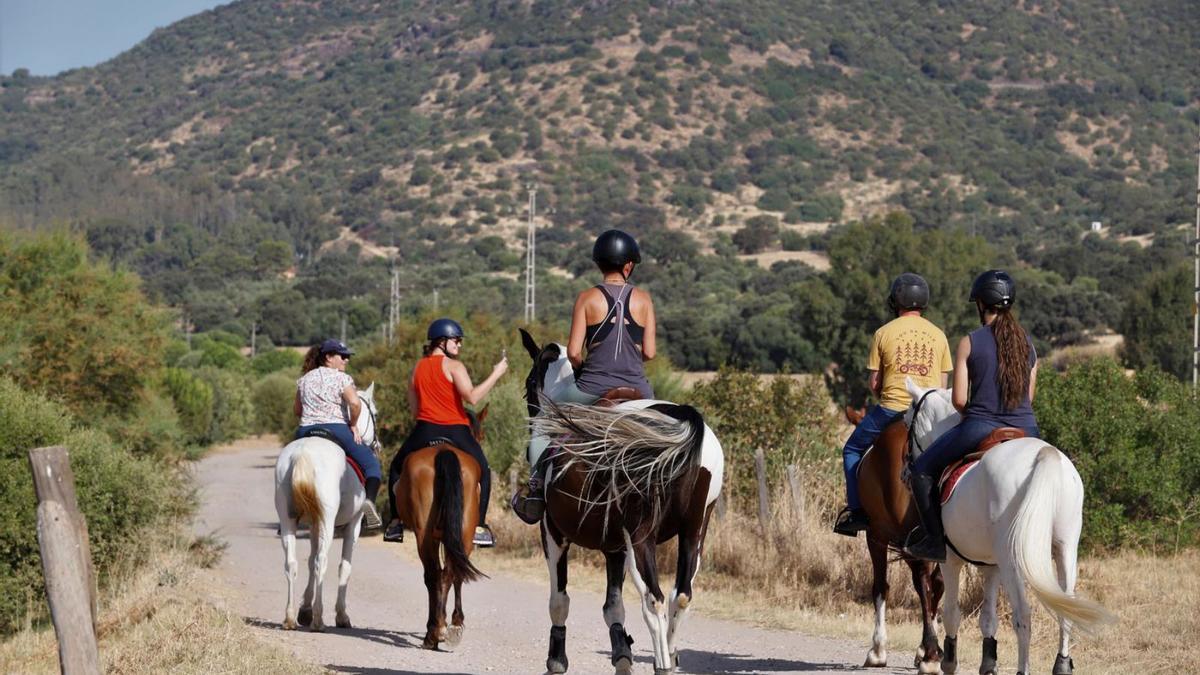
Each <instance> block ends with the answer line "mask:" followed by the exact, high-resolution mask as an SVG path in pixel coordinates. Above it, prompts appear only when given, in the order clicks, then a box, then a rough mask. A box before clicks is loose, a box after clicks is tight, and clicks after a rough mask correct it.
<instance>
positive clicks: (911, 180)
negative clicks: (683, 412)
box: [0, 0, 1200, 367]
mask: <svg viewBox="0 0 1200 675" xmlns="http://www.w3.org/2000/svg"><path fill="white" fill-rule="evenodd" d="M1193 9H1194V8H1193V7H1191V6H1190V3H1187V2H1166V3H1157V4H1155V5H1153V6H1147V5H1145V3H1136V2H1128V1H1126V2H1116V3H1113V2H1100V1H1098V0H1071V1H1061V2H1049V1H1046V2H1040V3H1034V2H1028V1H1026V0H1022V1H1020V2H1016V3H996V2H928V1H925V2H916V1H901V2H893V3H875V2H866V1H863V0H854V1H849V2H838V3H828V2H793V1H788V0H746V1H739V2H688V1H679V0H664V1H644V0H625V1H622V0H609V1H605V0H590V1H588V2H563V1H558V0H536V1H533V2H528V1H512V2H499V1H474V2H447V1H438V2H429V1H408V2H391V3H378V2H366V1H362V0H350V1H345V0H338V1H336V2H334V1H327V2H306V1H299V0H297V1H291V0H288V1H275V2H268V1H265V0H241V1H239V2H234V3H232V4H229V5H226V6H222V7H219V8H217V9H214V10H210V11H207V12H204V13H202V14H199V15H196V16H194V17H191V18H188V19H186V20H184V21H181V22H178V23H176V24H174V25H172V26H170V27H167V28H165V29H161V30H158V31H156V32H155V33H154V34H153V35H151V36H150V37H149V38H148V39H147V40H145V41H144V42H143V43H141V44H139V45H137V46H136V47H134V48H133V49H131V50H129V51H128V52H126V53H124V54H122V55H120V56H118V57H117V58H115V59H113V60H111V61H109V62H107V63H105V64H102V65H100V66H98V67H96V68H87V69H79V70H74V71H70V72H67V73H63V74H61V75H59V76H57V77H54V78H34V77H29V76H28V75H26V74H23V73H20V72H18V73H14V75H13V76H12V77H7V78H0V91H2V93H0V109H2V110H3V114H4V121H3V123H2V126H0V185H2V192H0V194H2V195H3V197H2V199H3V203H0V214H2V215H0V218H3V219H4V220H6V221H9V222H11V223H14V224H17V225H22V226H44V225H46V224H50V223H55V222H58V223H63V222H66V223H69V224H70V225H71V226H73V227H76V228H78V229H80V230H83V231H85V232H86V233H87V235H88V237H89V240H90V241H91V243H92V246H93V249H94V250H96V251H97V253H98V254H100V255H104V256H107V257H110V258H112V259H113V260H114V261H116V262H123V263H127V264H130V265H132V266H133V267H134V268H135V269H137V270H138V271H140V272H141V273H142V274H143V276H145V277H146V278H147V284H148V286H149V287H150V288H151V289H152V290H153V291H154V292H155V293H157V294H159V295H160V296H161V297H162V298H163V299H165V300H166V301H168V302H171V303H174V304H178V305H181V306H191V307H193V308H194V311H191V313H192V314H193V315H194V316H196V317H197V318H198V320H199V321H200V322H201V324H202V325H201V327H209V328H212V327H217V326H226V327H230V328H232V327H236V326H242V327H244V324H245V323H247V321H248V320H249V319H248V317H249V315H250V314H254V315H255V316H261V315H262V313H263V312H262V306H263V303H267V304H270V302H273V303H274V304H275V305H279V306H283V307H287V306H288V305H289V304H293V303H295V302H303V301H309V302H312V303H318V304H319V303H321V302H326V303H329V302H335V301H336V302H340V303H342V306H353V307H356V308H357V309H356V310H355V312H356V313H355V314H354V316H355V317H356V318H355V319H354V325H353V326H352V332H355V331H357V332H359V333H364V332H366V331H368V330H372V331H373V330H375V325H376V324H377V323H378V321H379V320H380V318H381V317H380V315H379V306H380V303H381V302H382V300H381V298H382V297H384V293H385V289H386V287H387V277H388V274H387V263H386V261H385V258H387V257H394V258H395V259H396V260H397V262H398V264H400V265H402V267H403V272H402V273H403V275H404V276H405V282H404V284H405V286H406V288H407V289H411V292H409V293H406V295H410V296H416V295H417V294H423V293H424V292H427V291H428V290H430V288H431V287H433V286H441V287H443V288H445V289H447V295H454V296H455V297H457V298H458V299H457V300H455V302H458V303H459V304H462V305H464V306H467V307H471V306H474V303H476V302H484V303H486V304H485V306H489V307H493V308H495V307H499V308H502V309H503V310H504V311H507V312H518V311H519V309H520V300H519V297H520V289H519V288H516V287H514V285H513V284H512V281H511V280H512V279H513V275H515V274H516V273H517V272H518V271H520V269H521V264H520V260H519V257H520V256H521V255H522V253H523V242H524V238H523V237H524V235H523V228H524V227H525V218H526V214H525V208H526V207H525V205H526V202H527V195H526V191H525V189H524V186H525V185H526V184H536V185H538V186H539V190H538V197H537V199H538V213H539V216H540V218H541V219H542V220H541V225H542V226H543V228H544V229H543V230H542V232H541V234H540V236H541V237H542V238H541V239H539V255H540V256H542V258H541V261H542V262H544V263H545V264H546V265H547V267H550V268H551V270H550V271H549V272H547V278H546V281H545V284H546V287H547V289H548V297H547V300H548V301H549V302H550V303H551V306H552V308H554V309H555V310H556V311H557V310H561V309H562V308H561V305H562V304H563V303H565V302H567V301H568V300H569V296H570V291H571V290H572V289H577V287H578V283H574V284H572V282H571V281H570V280H571V278H572V276H573V275H574V274H575V273H579V272H583V271H585V270H587V268H588V263H587V260H586V247H587V242H588V241H590V237H591V236H593V235H594V234H595V233H596V232H598V231H600V230H602V229H605V228H607V227H624V228H627V229H630V230H632V231H634V232H635V233H637V234H638V235H640V236H642V237H644V238H648V241H649V242H650V243H652V244H656V245H657V246H654V247H648V250H650V251H652V252H655V263H659V264H663V265H667V264H669V263H670V262H671V259H672V257H674V258H676V259H678V258H680V257H682V258H687V259H689V260H690V259H691V258H692V257H693V256H696V255H699V256H701V257H702V258H703V259H704V260H709V259H710V258H712V259H713V260H714V262H712V265H713V266H715V267H717V268H720V269H732V268H730V267H728V266H729V265H731V264H734V263H736V256H737V255H739V254H740V255H741V256H742V259H746V258H747V257H749V256H752V255H756V257H755V260H757V261H758V262H760V263H761V264H762V265H768V264H770V263H772V262H776V263H778V262H779V261H782V262H783V263H785V264H786V265H788V266H793V267H795V266H799V268H801V269H802V271H801V272H798V274H799V275H800V276H805V275H816V276H820V270H821V269H823V268H824V267H826V266H828V265H829V264H830V258H829V255H828V253H827V249H828V248H829V247H830V242H831V239H832V238H833V237H836V236H837V233H838V232H839V231H841V230H842V228H840V227H838V226H836V224H838V223H843V222H847V221H852V220H859V219H862V218H866V217H869V216H872V215H881V214H883V213H885V212H888V211H891V210H895V209H901V210H904V211H906V212H907V213H908V214H909V215H910V216H911V218H912V220H913V227H914V228H915V231H917V232H932V231H943V232H963V233H965V234H966V235H978V236H980V237H982V238H983V239H984V240H985V241H986V244H987V245H988V246H991V247H994V250H995V251H996V256H997V257H998V259H999V260H1000V261H1005V260H1007V261H1011V262H1012V263H1013V264H1017V263H1018V262H1019V264H1021V265H1024V266H1027V267H1028V268H1029V269H1030V270H1041V271H1043V272H1050V273H1052V275H1051V276H1052V277H1053V278H1051V279H1050V280H1049V281H1048V282H1047V283H1052V284H1059V285H1063V284H1071V283H1072V282H1074V281H1075V280H1076V279H1092V280H1093V281H1092V282H1088V283H1089V284H1092V286H1095V287H1096V288H1098V292H1101V293H1105V294H1109V295H1110V296H1112V299H1113V301H1114V302H1119V301H1120V298H1119V296H1120V294H1121V293H1122V292H1124V290H1125V289H1126V288H1127V287H1128V286H1129V284H1130V283H1131V282H1136V280H1137V278H1136V277H1137V276H1138V274H1139V273H1138V272H1137V270H1136V269H1131V265H1132V266H1133V267H1138V266H1144V265H1145V264H1146V260H1147V259H1149V260H1153V261H1154V263H1153V265H1154V266H1163V265H1168V264H1169V263H1170V262H1171V261H1172V260H1175V259H1178V258H1179V257H1182V255H1183V254H1185V253H1186V250H1185V246H1184V244H1183V242H1184V238H1185V233H1184V232H1182V231H1181V230H1180V228H1181V227H1184V228H1186V227H1187V223H1188V222H1189V220H1190V217H1191V211H1190V207H1189V204H1190V195H1191V189H1192V184H1193V181H1194V173H1192V171H1193V170H1194V167H1195V157H1194V155H1193V154H1192V152H1193V150H1194V149H1195V135H1196V126H1197V122H1198V121H1200V107H1198V106H1197V98H1198V94H1200V90H1198V88H1197V83H1196V80H1195V63H1196V62H1197V57H1198V56H1200V43H1198V41H1200V39H1198V38H1197V37H1196V36H1197V35H1200V30H1197V29H1198V28H1200V26H1198V25H1197V24H1198V23H1200V20H1198V18H1197V16H1198V15H1197V13H1196V12H1195V11H1193ZM780 221H782V222H780ZM1093 221H1100V222H1101V223H1102V231H1101V232H1100V233H1099V234H1093V235H1090V236H1087V237H1086V238H1085V235H1086V232H1087V230H1088V228H1089V226H1090V223H1091V222H1093ZM831 226H832V227H831ZM1081 238H1082V239H1083V243H1082V244H1081ZM335 241H336V242H337V243H336V244H330V242H335ZM1129 242H1132V243H1129ZM264 243H266V244H267V246H266V250H259V249H262V248H263V245H264ZM1081 247H1082V248H1081ZM781 249H782V250H781ZM1143 249H1144V250H1143ZM1081 251H1084V252H1085V254H1083V255H1081V253H1080V252H1081ZM281 252H282V253H281ZM289 252H290V253H293V254H294V255H295V256H296V261H298V264H297V267H296V269H294V270H292V271H293V272H294V273H295V274H297V275H298V276H297V278H296V279H294V280H291V281H285V280H281V275H280V273H281V271H283V270H284V268H287V267H289V265H288V264H287V262H288V261H287V254H288V253H289ZM708 254H713V255H711V256H710V255H708ZM377 255H382V256H384V257H383V258H378V259H375V258H373V257H372V256H377ZM1147 256H1149V257H1148V258H1147ZM581 258H582V260H581ZM356 259H360V261H361V262H360V263H357V264H356V263H355V260H356ZM371 260H375V262H371ZM731 260H732V262H730V261H731ZM322 261H324V262H322ZM322 264H324V265H325V266H326V267H328V268H330V269H327V270H325V271H324V272H321V271H320V269H319V268H320V267H321V266H322ZM742 268H744V266H742ZM742 268H739V271H738V272H736V276H737V278H738V281H737V282H736V284H735V286H736V289H735V290H734V291H731V293H736V294H737V297H733V296H731V297H730V298H727V299H729V302H731V303H733V304H734V305H735V306H736V307H737V312H741V313H742V316H743V318H745V317H746V316H748V314H746V312H749V311H750V303H749V301H748V300H747V299H746V298H744V297H742V295H744V294H746V293H747V292H748V290H747V289H748V288H749V286H750V285H751V283H752V281H753V278H754V277H755V275H758V274H763V273H766V272H765V271H755V270H754V269H742ZM356 274H357V275H360V276H359V277H355V275H356ZM430 277H435V278H438V279H440V281H438V282H435V283H430V282H428V279H429V278H430ZM305 279H308V280H309V281H310V283H308V284H307V286H306V285H305ZM314 279H316V280H317V281H315V282H313V280H314ZM326 281H330V282H332V284H327V283H325V282H326ZM963 283H965V284H969V279H968V280H966V281H965V282H963ZM230 284H233V286H232V287H231V286H230ZM281 284H282V287H281ZM331 286H332V287H331ZM1092 286H1088V289H1089V292H1091V290H1092ZM214 296H216V297H221V296H228V298H229V300H228V301H226V302H224V303H223V304H222V302H219V301H217V300H215V299H214ZM348 297H357V298H359V300H357V301H348V300H347V299H346V298H348ZM264 298H268V299H270V302H268V300H265V299H264ZM362 298H368V299H366V300H363V299H362ZM739 298H740V299H739ZM356 302H357V304H355V303H356ZM346 303H349V305H347V304H346ZM417 304H419V302H416V300H415V299H414V304H413V307H416V306H417ZM251 307H253V308H254V309H253V311H251V310H250V309H247V308H251ZM756 311H757V310H756ZM343 313H345V312H343ZM559 313H560V314H561V312H559ZM735 313H736V312H735ZM239 322H240V323H239ZM267 323H269V324H271V325H270V326H268V328H269V332H273V333H274V336H273V337H274V339H276V340H277V341H289V340H295V339H309V338H310V337H311V335H310V334H311V333H313V332H321V331H324V332H328V330H327V328H328V326H320V327H318V326H316V325H315V324H313V325H310V326H309V327H308V328H304V327H299V328H296V329H295V330H292V329H284V328H279V327H276V326H275V323H277V321H275V320H272V321H268V322H267ZM326 323H328V321H327V322H326ZM1104 323H1106V321H1105V320H1104V319H1101V318H1096V319H1095V320H1094V321H1092V323H1090V324H1086V323H1085V325H1081V326H1079V327H1076V329H1075V333H1078V332H1079V330H1082V329H1091V328H1100V327H1101V326H1102V325H1103V324H1104ZM1107 323H1109V324H1111V323H1113V321H1111V320H1109V321H1107ZM306 330H307V331H308V333H306V332H305V331H306ZM1068 332H1070V331H1068ZM1062 337H1063V335H1053V336H1048V337H1047V339H1057V338H1062ZM818 351H820V350H818ZM673 356H675V357H676V358H680V356H681V355H679V354H673ZM720 358H721V357H720V355H719V354H715V353H714V354H713V355H710V356H705V357H703V358H700V359H698V360H692V359H690V358H684V359H683V360H685V361H686V362H688V363H692V364H693V365H709V366H711V365H714V364H715V363H716V362H719V361H720ZM803 360H804V359H796V358H791V360H790V361H789V358H788V357H784V358H775V357H771V358H767V359H766V360H765V362H767V363H770V364H773V365H774V366H775V367H779V366H782V365H784V363H786V362H791V363H793V364H798V363H799V362H801V361H803ZM818 360H819V359H818Z"/></svg>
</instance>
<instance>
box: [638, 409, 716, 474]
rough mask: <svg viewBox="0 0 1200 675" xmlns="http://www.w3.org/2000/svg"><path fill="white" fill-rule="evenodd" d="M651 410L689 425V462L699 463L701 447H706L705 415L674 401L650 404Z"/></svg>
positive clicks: (686, 451) (687, 451)
mask: <svg viewBox="0 0 1200 675" xmlns="http://www.w3.org/2000/svg"><path fill="white" fill-rule="evenodd" d="M650 409H651V410H657V411H658V412H660V413H662V414H664V415H666V416H668V417H673V418H675V419H677V420H679V421H680V422H682V423H684V424H686V425H687V426H688V427H689V432H688V438H687V441H686V444H685V446H686V448H687V449H686V450H685V455H686V457H687V463H688V464H691V465H699V464H700V457H701V449H702V448H703V447H704V416H703V415H701V414H700V411H699V410H696V409H695V408H694V407H692V406H690V405H677V404H674V403H657V404H655V405H652V406H650Z"/></svg>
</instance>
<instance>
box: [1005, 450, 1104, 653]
mask: <svg viewBox="0 0 1200 675" xmlns="http://www.w3.org/2000/svg"><path fill="white" fill-rule="evenodd" d="M1065 479H1066V476H1065V474H1064V473H1063V467H1062V461H1061V455H1060V453H1059V451H1058V449H1057V448H1054V447H1053V446H1049V445H1045V446H1042V449H1041V450H1039V451H1038V454H1037V457H1036V458H1035V459H1034V463H1033V474H1032V476H1030V479H1029V486H1028V488H1027V489H1026V492H1025V499H1024V500H1022V502H1021V506H1020V508H1019V509H1018V510H1017V514H1016V516H1015V517H1014V518H1013V521H1012V525H1011V527H1010V528H1009V531H1008V552H1009V554H1010V555H1011V556H1012V561H1013V562H1015V563H1016V565H1017V567H1018V569H1020V571H1021V574H1022V576H1024V577H1025V580H1026V581H1028V582H1029V586H1030V588H1032V589H1033V594H1034V595H1035V596H1036V597H1037V599H1038V600H1040V601H1041V603H1042V604H1043V605H1045V606H1046V609H1049V610H1050V611H1051V612H1053V613H1054V614H1056V615H1058V616H1059V617H1061V618H1063V619H1066V620H1068V621H1070V622H1071V623H1073V624H1075V625H1077V626H1079V627H1080V628H1081V629H1083V630H1085V631H1088V630H1091V629H1093V628H1095V627H1097V626H1098V625H1100V624H1102V623H1106V622H1108V621H1111V620H1112V618H1113V617H1112V614H1110V613H1109V612H1108V610H1106V609H1104V607H1102V606H1101V605H1100V604H1099V603H1097V602H1094V601H1092V600H1088V599H1086V598H1080V597H1077V596H1075V595H1074V594H1073V593H1067V592H1066V591H1064V590H1063V588H1062V586H1061V585H1059V581H1058V576H1057V573H1056V572H1055V569H1054V563H1053V560H1054V558H1053V551H1052V544H1053V540H1054V517H1055V513H1056V512H1057V509H1058V499H1059V492H1060V491H1061V490H1062V487H1063V482H1064V480H1065Z"/></svg>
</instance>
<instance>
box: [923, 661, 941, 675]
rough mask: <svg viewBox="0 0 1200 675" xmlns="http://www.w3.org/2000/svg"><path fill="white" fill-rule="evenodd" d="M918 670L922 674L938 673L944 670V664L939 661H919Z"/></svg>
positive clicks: (935, 674) (932, 674) (936, 674)
mask: <svg viewBox="0 0 1200 675" xmlns="http://www.w3.org/2000/svg"><path fill="white" fill-rule="evenodd" d="M917 672H918V673H920V674H921V675H938V673H940V672H942V664H940V663H938V662H937V661H920V662H918V663H917Z"/></svg>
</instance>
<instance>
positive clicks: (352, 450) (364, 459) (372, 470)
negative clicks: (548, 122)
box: [296, 424, 383, 480]
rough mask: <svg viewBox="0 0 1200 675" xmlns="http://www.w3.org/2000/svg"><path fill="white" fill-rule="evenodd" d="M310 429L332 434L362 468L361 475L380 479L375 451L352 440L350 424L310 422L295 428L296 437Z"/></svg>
mask: <svg viewBox="0 0 1200 675" xmlns="http://www.w3.org/2000/svg"><path fill="white" fill-rule="evenodd" d="M310 429H324V430H325V431H328V432H329V433H331V434H333V435H334V436H335V437H337V439H338V445H340V446H342V450H345V451H346V454H347V455H350V458H351V459H353V460H354V463H355V464H358V468H360V469H362V471H363V476H364V477H366V478H367V480H370V479H372V478H374V479H375V480H380V479H382V478H383V471H382V470H381V469H380V468H379V460H378V459H376V458H375V452H374V451H373V450H371V448H369V447H367V446H365V445H363V444H362V443H355V442H354V432H352V431H350V426H349V425H347V424H310V425H308V426H306V427H300V428H299V429H297V430H296V438H300V437H301V436H303V435H304V434H306V433H308V431H309V430H310Z"/></svg>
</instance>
